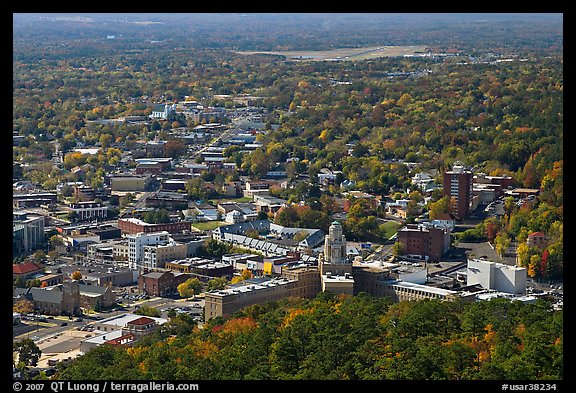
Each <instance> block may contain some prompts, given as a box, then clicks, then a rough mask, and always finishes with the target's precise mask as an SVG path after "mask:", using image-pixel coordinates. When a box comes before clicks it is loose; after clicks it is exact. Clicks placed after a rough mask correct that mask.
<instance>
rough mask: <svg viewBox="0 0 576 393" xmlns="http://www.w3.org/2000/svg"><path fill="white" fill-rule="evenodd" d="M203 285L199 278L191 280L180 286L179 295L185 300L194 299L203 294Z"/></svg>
mask: <svg viewBox="0 0 576 393" xmlns="http://www.w3.org/2000/svg"><path fill="white" fill-rule="evenodd" d="M202 288H203V284H202V282H201V281H200V280H199V279H197V278H189V279H188V280H186V281H184V282H183V283H182V284H180V285H178V287H177V289H178V293H179V294H180V296H181V297H183V298H188V297H193V296H196V295H198V294H200V293H201V292H202Z"/></svg>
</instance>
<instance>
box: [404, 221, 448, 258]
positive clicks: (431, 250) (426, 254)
mask: <svg viewBox="0 0 576 393" xmlns="http://www.w3.org/2000/svg"><path fill="white" fill-rule="evenodd" d="M398 242H400V243H402V246H403V249H404V254H407V255H417V256H420V257H421V258H423V259H426V260H430V261H439V260H440V259H441V258H442V256H443V255H444V253H446V251H448V248H449V247H450V229H449V228H446V227H427V226H424V225H418V224H408V225H407V226H406V227H404V228H401V229H400V230H399V231H398Z"/></svg>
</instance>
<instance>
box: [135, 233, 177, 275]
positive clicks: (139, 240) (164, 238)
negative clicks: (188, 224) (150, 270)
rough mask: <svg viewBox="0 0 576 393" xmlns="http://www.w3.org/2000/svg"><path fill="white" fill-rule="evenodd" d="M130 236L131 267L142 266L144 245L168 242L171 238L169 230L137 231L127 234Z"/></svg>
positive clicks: (137, 267)
mask: <svg viewBox="0 0 576 393" xmlns="http://www.w3.org/2000/svg"><path fill="white" fill-rule="evenodd" d="M126 237H127V238H128V265H129V267H130V269H139V268H142V267H143V266H142V261H143V260H144V246H148V245H155V244H159V243H162V242H165V243H167V242H168V241H169V240H170V237H169V233H168V232H167V231H162V232H152V233H144V232H140V233H136V234H134V235H127V236H126Z"/></svg>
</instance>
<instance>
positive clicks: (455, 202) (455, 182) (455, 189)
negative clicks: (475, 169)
mask: <svg viewBox="0 0 576 393" xmlns="http://www.w3.org/2000/svg"><path fill="white" fill-rule="evenodd" d="M472 179H473V176H472V172H471V171H467V170H465V169H464V167H463V166H462V165H454V166H453V167H452V170H451V171H447V172H445V173H444V182H443V183H444V196H449V197H450V211H451V213H452V214H453V215H454V216H456V218H457V219H463V218H464V217H466V216H468V215H469V214H470V209H471V206H472Z"/></svg>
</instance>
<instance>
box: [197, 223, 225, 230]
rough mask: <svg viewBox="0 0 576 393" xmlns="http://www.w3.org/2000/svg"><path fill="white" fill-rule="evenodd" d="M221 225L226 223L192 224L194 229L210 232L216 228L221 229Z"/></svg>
mask: <svg viewBox="0 0 576 393" xmlns="http://www.w3.org/2000/svg"><path fill="white" fill-rule="evenodd" d="M222 225H228V223H227V222H224V221H207V222H195V223H193V224H192V226H193V227H194V228H197V229H199V230H201V231H211V230H212V229H216V228H218V227H221V226H222Z"/></svg>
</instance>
